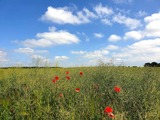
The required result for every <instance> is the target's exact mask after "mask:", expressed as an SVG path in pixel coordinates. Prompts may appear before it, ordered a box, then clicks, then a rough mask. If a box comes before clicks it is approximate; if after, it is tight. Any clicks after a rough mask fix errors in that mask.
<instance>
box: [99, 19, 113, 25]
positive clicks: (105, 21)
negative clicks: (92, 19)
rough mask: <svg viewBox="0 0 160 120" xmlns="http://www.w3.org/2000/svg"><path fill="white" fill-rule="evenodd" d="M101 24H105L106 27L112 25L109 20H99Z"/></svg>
mask: <svg viewBox="0 0 160 120" xmlns="http://www.w3.org/2000/svg"><path fill="white" fill-rule="evenodd" d="M101 22H102V23H104V24H106V25H112V23H111V21H110V20H109V19H101Z"/></svg>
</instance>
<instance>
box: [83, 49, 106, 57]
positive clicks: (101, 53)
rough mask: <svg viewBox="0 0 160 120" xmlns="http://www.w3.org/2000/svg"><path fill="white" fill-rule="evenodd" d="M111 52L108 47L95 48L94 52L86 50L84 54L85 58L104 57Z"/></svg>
mask: <svg viewBox="0 0 160 120" xmlns="http://www.w3.org/2000/svg"><path fill="white" fill-rule="evenodd" d="M107 54H109V51H108V50H107V49H100V50H95V51H93V52H86V54H85V55H84V57H85V58H102V57H104V56H105V55H107Z"/></svg>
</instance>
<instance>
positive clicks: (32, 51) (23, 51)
mask: <svg viewBox="0 0 160 120" xmlns="http://www.w3.org/2000/svg"><path fill="white" fill-rule="evenodd" d="M15 52H18V53H24V54H33V53H35V51H34V50H33V49H31V48H18V49H16V50H15Z"/></svg>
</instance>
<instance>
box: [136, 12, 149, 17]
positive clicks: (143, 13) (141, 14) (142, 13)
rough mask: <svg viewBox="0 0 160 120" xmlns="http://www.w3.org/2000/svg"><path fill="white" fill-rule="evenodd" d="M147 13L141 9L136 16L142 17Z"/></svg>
mask: <svg viewBox="0 0 160 120" xmlns="http://www.w3.org/2000/svg"><path fill="white" fill-rule="evenodd" d="M146 15H147V13H146V12H145V11H142V10H140V11H139V12H138V13H137V16H138V17H144V16H146Z"/></svg>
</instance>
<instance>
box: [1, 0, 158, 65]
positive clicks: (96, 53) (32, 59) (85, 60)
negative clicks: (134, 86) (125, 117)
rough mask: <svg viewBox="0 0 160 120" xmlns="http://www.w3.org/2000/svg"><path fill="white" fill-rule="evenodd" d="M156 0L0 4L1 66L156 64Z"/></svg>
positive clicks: (49, 0)
mask: <svg viewBox="0 0 160 120" xmlns="http://www.w3.org/2000/svg"><path fill="white" fill-rule="evenodd" d="M159 6H160V1H159V0H0V66H13V65H24V66H27V65H33V64H36V61H37V60H39V64H43V65H46V64H48V63H50V65H51V66H53V65H55V64H59V65H60V66H63V67H71V66H81V65H96V64H97V61H99V60H100V59H101V60H102V61H104V62H110V61H111V60H112V61H114V64H125V65H130V66H133V65H137V66H143V64H144V63H145V62H152V61H156V62H160V7H159Z"/></svg>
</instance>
